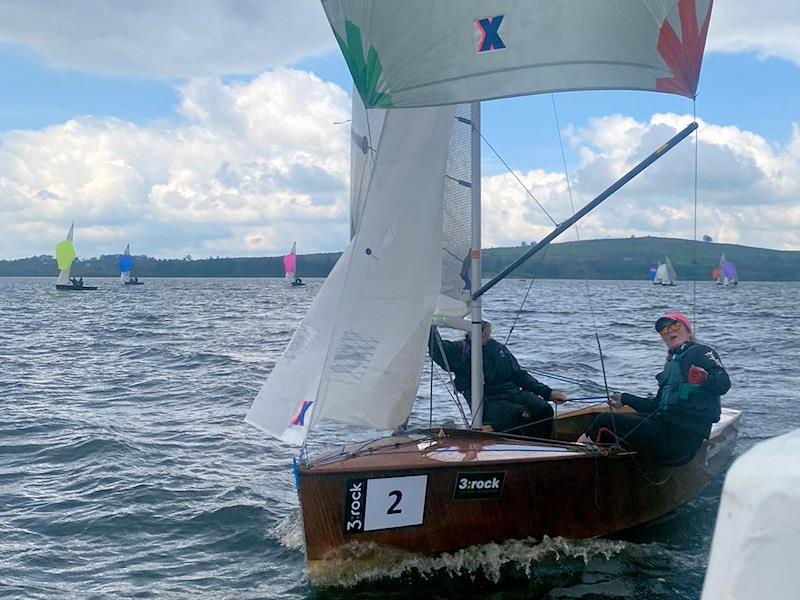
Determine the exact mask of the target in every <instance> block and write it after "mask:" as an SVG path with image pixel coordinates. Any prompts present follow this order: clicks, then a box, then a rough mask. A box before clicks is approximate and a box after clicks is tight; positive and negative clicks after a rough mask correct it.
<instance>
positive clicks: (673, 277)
mask: <svg viewBox="0 0 800 600" xmlns="http://www.w3.org/2000/svg"><path fill="white" fill-rule="evenodd" d="M653 285H678V274H677V273H676V272H675V267H673V266H672V261H670V259H669V256H667V257H666V260H665V261H664V262H663V263H659V264H658V268H657V269H656V275H655V277H654V278H653Z"/></svg>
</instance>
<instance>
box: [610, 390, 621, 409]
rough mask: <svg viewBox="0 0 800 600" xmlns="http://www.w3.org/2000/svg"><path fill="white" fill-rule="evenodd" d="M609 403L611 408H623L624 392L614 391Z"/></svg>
mask: <svg viewBox="0 0 800 600" xmlns="http://www.w3.org/2000/svg"><path fill="white" fill-rule="evenodd" d="M608 405H609V406H610V407H611V408H622V406H623V404H622V392H613V393H612V394H611V395H610V396H609V397H608Z"/></svg>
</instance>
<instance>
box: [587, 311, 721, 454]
mask: <svg viewBox="0 0 800 600" xmlns="http://www.w3.org/2000/svg"><path fill="white" fill-rule="evenodd" d="M655 329H656V331H657V332H658V334H659V335H660V336H661V340H662V341H663V342H664V344H665V345H666V346H667V362H666V364H665V365H664V370H663V371H661V373H659V374H658V375H656V380H657V381H658V392H657V393H656V394H655V395H652V394H651V395H649V396H646V397H642V396H635V395H634V394H627V393H621V392H614V393H613V394H612V395H611V397H610V398H609V399H608V403H609V405H610V406H611V408H612V410H614V409H619V408H622V407H623V406H630V407H631V408H633V409H634V410H635V411H636V412H635V413H622V414H616V415H613V418H612V415H611V414H610V413H605V414H601V415H598V416H597V417H596V418H595V420H594V421H593V422H592V424H591V425H590V426H589V429H587V430H586V433H585V434H584V435H583V436H581V438H580V439H579V440H578V441H579V442H593V443H619V444H621V445H622V446H624V447H625V448H628V449H630V450H638V451H640V452H642V453H643V454H648V455H651V456H653V457H654V458H655V459H656V460H658V461H660V462H662V463H664V464H668V465H675V466H677V465H682V464H685V463H687V462H689V461H690V460H691V459H692V458H693V457H694V455H695V454H696V453H697V451H698V450H699V449H700V446H702V444H703V440H705V439H707V438H708V436H709V434H710V433H711V426H712V424H714V423H715V422H717V421H719V416H720V396H722V395H723V394H725V392H727V391H728V389H730V387H731V382H730V379H729V377H728V373H727V372H726V371H725V367H723V366H722V361H721V360H720V358H719V355H718V354H717V352H716V351H715V350H714V349H713V348H711V347H710V346H707V345H705V344H701V343H698V342H697V341H696V340H695V338H694V334H693V332H692V323H691V321H690V320H689V318H688V317H687V316H686V315H684V314H681V313H666V314H664V315H663V316H661V317H659V318H658V319H657V320H656V322H655Z"/></svg>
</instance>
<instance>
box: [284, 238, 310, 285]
mask: <svg viewBox="0 0 800 600" xmlns="http://www.w3.org/2000/svg"><path fill="white" fill-rule="evenodd" d="M283 270H284V277H285V278H286V279H288V280H289V281H291V282H292V286H294V287H298V286H301V285H305V283H303V280H302V279H300V278H299V277H298V276H297V242H293V243H292V249H291V251H290V252H289V254H287V255H286V256H284V257H283Z"/></svg>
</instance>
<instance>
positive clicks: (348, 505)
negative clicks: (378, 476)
mask: <svg viewBox="0 0 800 600" xmlns="http://www.w3.org/2000/svg"><path fill="white" fill-rule="evenodd" d="M366 504H367V480H366V479H351V480H350V481H348V482H347V495H346V497H345V507H344V532H345V533H354V532H356V531H364V511H365V508H366Z"/></svg>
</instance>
